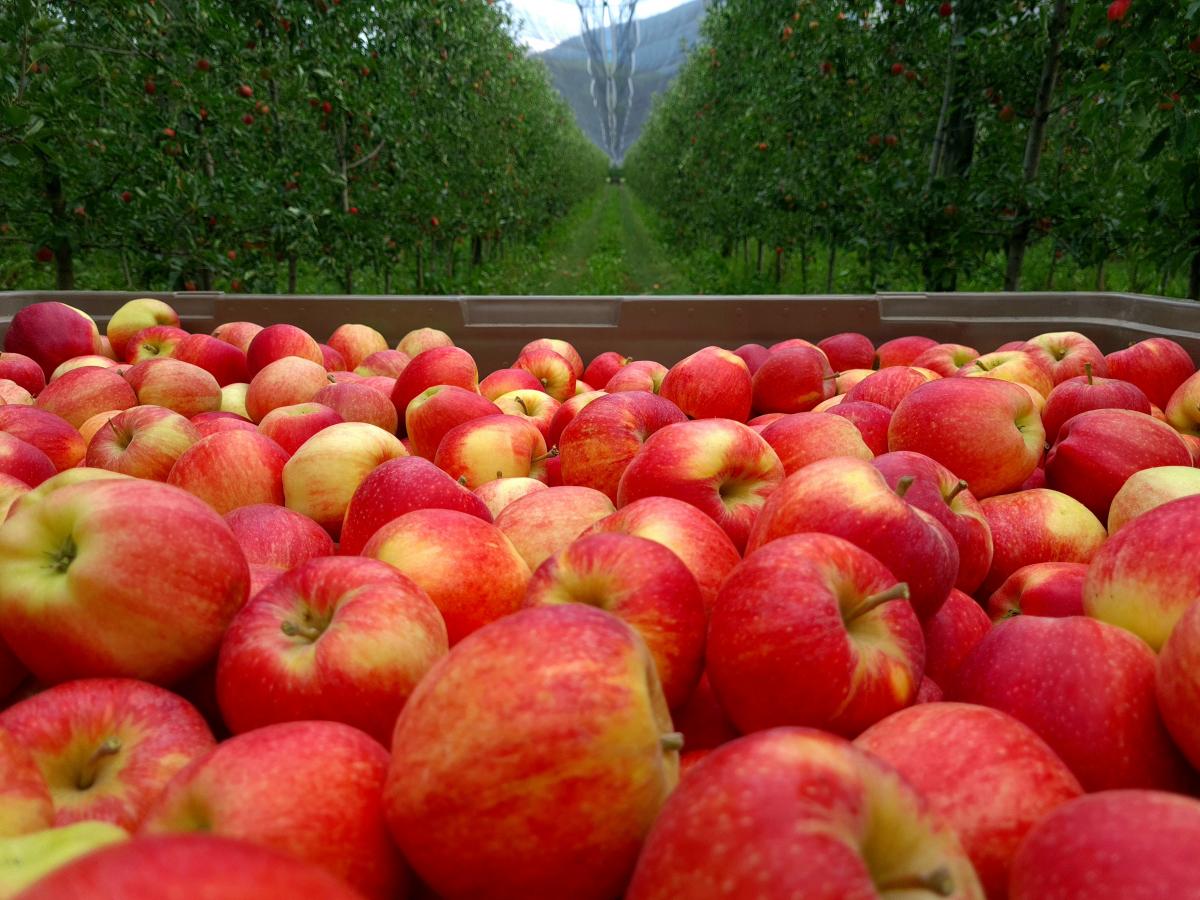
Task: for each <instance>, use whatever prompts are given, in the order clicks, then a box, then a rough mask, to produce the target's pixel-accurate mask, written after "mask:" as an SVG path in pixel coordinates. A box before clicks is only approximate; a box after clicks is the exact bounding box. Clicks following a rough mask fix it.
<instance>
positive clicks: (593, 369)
mask: <svg viewBox="0 0 1200 900" xmlns="http://www.w3.org/2000/svg"><path fill="white" fill-rule="evenodd" d="M631 362H633V360H632V359H630V358H629V357H628V356H622V355H621V354H620V353H617V352H616V351H614V350H608V351H606V352H604V353H601V354H600V355H599V356H597V357H596V358H595V359H593V360H592V361H591V362H590V363H588V365H587V368H586V369H584V370H583V380H584V381H586V382H587V383H588V384H594V385H599V386H600V387H603V386H604V385H606V384H608V382H609V381H610V380H611V379H612V377H613V376H614V375H616V374H617V371H618V370H620V369H622V368H624V367H625V366H627V365H629V364H630V363H631Z"/></svg>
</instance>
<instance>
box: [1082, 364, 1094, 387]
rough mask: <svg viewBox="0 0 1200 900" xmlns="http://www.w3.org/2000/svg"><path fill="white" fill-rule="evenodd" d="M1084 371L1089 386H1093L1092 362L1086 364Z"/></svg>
mask: <svg viewBox="0 0 1200 900" xmlns="http://www.w3.org/2000/svg"><path fill="white" fill-rule="evenodd" d="M1083 371H1084V373H1085V374H1086V375H1087V380H1088V384H1091V383H1092V364H1091V363H1090V362H1089V363H1084V364H1083Z"/></svg>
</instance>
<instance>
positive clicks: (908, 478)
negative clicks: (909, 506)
mask: <svg viewBox="0 0 1200 900" xmlns="http://www.w3.org/2000/svg"><path fill="white" fill-rule="evenodd" d="M916 480H917V476H916V475H905V476H904V477H903V478H901V479H900V480H899V481H897V482H896V496H897V497H899V498H900V499H901V500H903V499H904V495H905V494H907V493H908V489H909V488H910V487H912V486H913V482H914V481H916Z"/></svg>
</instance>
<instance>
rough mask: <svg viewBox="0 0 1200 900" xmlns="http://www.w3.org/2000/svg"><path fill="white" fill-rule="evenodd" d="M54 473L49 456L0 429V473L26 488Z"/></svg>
mask: <svg viewBox="0 0 1200 900" xmlns="http://www.w3.org/2000/svg"><path fill="white" fill-rule="evenodd" d="M55 474H56V472H55V469H54V463H53V462H51V460H50V457H48V456H47V455H46V454H45V453H43V452H42V451H41V450H39V449H38V448H37V447H35V446H34V445H33V444H31V443H29V442H28V441H23V440H21V439H20V438H18V437H13V436H12V435H11V434H8V433H7V432H4V431H0V475H7V476H9V477H10V478H15V479H17V480H18V481H20V482H21V483H23V484H24V485H25V486H26V487H27V488H31V487H37V486H38V485H39V484H41V483H42V482H43V481H45V480H46V479H47V478H52V477H53V476H54V475H55Z"/></svg>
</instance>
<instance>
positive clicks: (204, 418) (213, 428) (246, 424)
mask: <svg viewBox="0 0 1200 900" xmlns="http://www.w3.org/2000/svg"><path fill="white" fill-rule="evenodd" d="M188 421H189V422H191V423H192V424H193V425H194V426H195V427H196V430H197V431H198V432H199V433H200V437H208V436H209V435H210V434H216V433H217V432H218V431H254V432H257V431H258V429H257V428H256V427H255V426H254V423H253V422H251V421H250V420H249V419H247V418H245V417H244V416H239V415H238V414H237V413H233V412H221V411H217V412H206V413H198V414H197V415H194V416H192V417H191V418H190V419H188Z"/></svg>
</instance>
